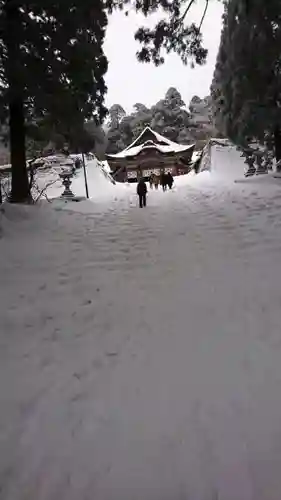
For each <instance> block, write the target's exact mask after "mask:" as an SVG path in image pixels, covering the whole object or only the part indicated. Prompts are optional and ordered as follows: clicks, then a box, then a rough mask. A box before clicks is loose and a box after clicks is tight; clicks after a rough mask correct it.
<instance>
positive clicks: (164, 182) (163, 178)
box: [160, 173, 167, 191]
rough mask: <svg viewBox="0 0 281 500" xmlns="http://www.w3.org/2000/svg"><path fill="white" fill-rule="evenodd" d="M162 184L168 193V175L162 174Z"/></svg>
mask: <svg viewBox="0 0 281 500" xmlns="http://www.w3.org/2000/svg"><path fill="white" fill-rule="evenodd" d="M160 184H161V186H162V189H163V191H166V189H167V177H166V174H164V173H162V174H161V175H160Z"/></svg>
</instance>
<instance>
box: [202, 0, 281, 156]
mask: <svg viewBox="0 0 281 500" xmlns="http://www.w3.org/2000/svg"><path fill="white" fill-rule="evenodd" d="M280 44H281V3H280V1H279V0H271V1H270V2H265V1H263V0H255V2H248V5H246V2H245V1H244V0H229V2H227V4H226V5H225V12H224V18H223V30H222V35H221V43H220V48H219V53H218V57H217V63H216V69H215V73H214V79H213V83H212V87H211V94H212V99H213V108H214V122H215V125H216V128H217V129H218V130H219V131H220V132H221V133H222V134H224V135H225V136H228V137H230V138H231V139H232V140H233V141H234V142H235V143H237V144H240V145H241V146H243V145H245V144H246V143H247V142H249V141H251V140H253V139H254V140H258V141H260V142H261V143H264V142H265V143H266V144H267V146H268V147H269V148H273V146H275V147H274V151H275V155H276V158H277V160H279V159H281V93H280V92H281V86H280V83H281V53H280Z"/></svg>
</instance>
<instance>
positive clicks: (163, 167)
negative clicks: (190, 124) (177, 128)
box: [106, 127, 194, 182]
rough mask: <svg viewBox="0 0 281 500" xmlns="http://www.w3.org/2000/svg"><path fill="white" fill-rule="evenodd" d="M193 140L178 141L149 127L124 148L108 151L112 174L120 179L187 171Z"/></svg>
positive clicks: (134, 178)
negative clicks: (113, 151)
mask: <svg viewBox="0 0 281 500" xmlns="http://www.w3.org/2000/svg"><path fill="white" fill-rule="evenodd" d="M193 152H194V144H192V145H187V144H178V143H176V142H173V141H170V140H169V139H167V138H166V137H164V136H162V135H160V134H158V133H157V132H155V131H154V130H152V129H151V128H150V127H146V128H145V129H144V130H143V131H142V132H141V134H140V135H139V136H138V137H137V138H136V139H135V140H134V141H133V142H132V143H131V144H130V145H129V146H128V147H127V148H125V149H124V150H123V151H120V152H119V153H116V154H107V155H106V159H107V161H108V163H109V166H110V168H111V171H112V173H113V177H114V178H115V179H116V180H117V181H119V182H125V181H128V182H136V181H137V180H138V179H139V178H140V177H144V178H145V179H146V180H148V178H149V177H150V175H151V174H156V175H160V174H161V173H162V172H164V173H168V172H171V174H172V175H182V174H187V173H188V172H189V171H190V169H191V163H192V155H193Z"/></svg>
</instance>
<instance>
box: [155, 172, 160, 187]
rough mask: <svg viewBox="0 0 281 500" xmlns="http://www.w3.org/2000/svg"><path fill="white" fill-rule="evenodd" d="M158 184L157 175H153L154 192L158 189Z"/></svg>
mask: <svg viewBox="0 0 281 500" xmlns="http://www.w3.org/2000/svg"><path fill="white" fill-rule="evenodd" d="M159 182H160V179H159V175H155V176H154V187H155V189H156V190H157V189H158V186H159Z"/></svg>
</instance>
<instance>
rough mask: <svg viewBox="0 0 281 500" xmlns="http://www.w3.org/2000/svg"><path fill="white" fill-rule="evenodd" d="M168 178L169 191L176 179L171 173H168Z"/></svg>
mask: <svg viewBox="0 0 281 500" xmlns="http://www.w3.org/2000/svg"><path fill="white" fill-rule="evenodd" d="M166 178H167V184H168V186H169V189H172V187H173V184H174V178H173V176H172V174H171V172H168V173H167V177H166Z"/></svg>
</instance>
